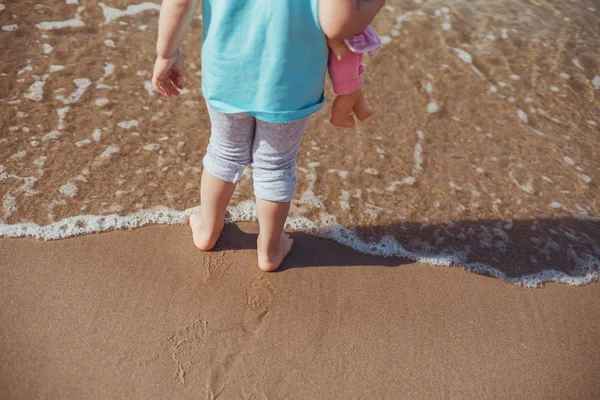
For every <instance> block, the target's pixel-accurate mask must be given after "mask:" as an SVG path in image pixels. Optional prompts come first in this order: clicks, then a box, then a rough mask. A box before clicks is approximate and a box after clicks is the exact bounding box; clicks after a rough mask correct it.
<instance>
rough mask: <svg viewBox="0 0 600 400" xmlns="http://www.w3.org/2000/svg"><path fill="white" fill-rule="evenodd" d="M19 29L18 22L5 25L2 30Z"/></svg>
mask: <svg viewBox="0 0 600 400" xmlns="http://www.w3.org/2000/svg"><path fill="white" fill-rule="evenodd" d="M17 29H19V25H17V24H11V25H4V26H3V27H2V30H3V31H4V32H10V31H16V30H17Z"/></svg>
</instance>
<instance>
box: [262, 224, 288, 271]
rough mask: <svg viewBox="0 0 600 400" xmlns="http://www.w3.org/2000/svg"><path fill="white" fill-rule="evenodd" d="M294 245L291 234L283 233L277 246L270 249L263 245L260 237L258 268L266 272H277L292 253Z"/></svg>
mask: <svg viewBox="0 0 600 400" xmlns="http://www.w3.org/2000/svg"><path fill="white" fill-rule="evenodd" d="M293 244H294V239H292V237H291V236H290V235H289V234H287V233H285V232H282V233H281V236H280V237H279V242H278V243H277V245H276V246H272V247H271V248H269V247H268V246H267V245H265V244H263V243H261V238H260V235H259V237H258V267H259V268H260V269H262V270H263V271H266V272H271V271H275V270H276V269H277V268H279V266H280V265H281V263H282V262H283V259H284V258H285V257H286V256H287V255H288V254H289V253H290V251H291V250H292V245H293Z"/></svg>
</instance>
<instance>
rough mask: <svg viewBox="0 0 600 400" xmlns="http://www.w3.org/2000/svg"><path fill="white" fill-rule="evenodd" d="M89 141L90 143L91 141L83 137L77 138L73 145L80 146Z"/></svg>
mask: <svg viewBox="0 0 600 400" xmlns="http://www.w3.org/2000/svg"><path fill="white" fill-rule="evenodd" d="M90 143H92V141H91V140H90V139H83V140H79V141H77V142H75V146H77V147H81V146H85V145H86V144H90Z"/></svg>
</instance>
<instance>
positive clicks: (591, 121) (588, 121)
mask: <svg viewBox="0 0 600 400" xmlns="http://www.w3.org/2000/svg"><path fill="white" fill-rule="evenodd" d="M586 122H587V123H588V125H591V126H598V123H597V122H596V121H593V120H591V119H588V120H587V121H586Z"/></svg>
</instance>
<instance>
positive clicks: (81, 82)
mask: <svg viewBox="0 0 600 400" xmlns="http://www.w3.org/2000/svg"><path fill="white" fill-rule="evenodd" d="M73 82H75V85H76V86H77V89H76V90H75V91H74V92H73V93H71V94H70V95H69V97H67V98H65V97H64V96H63V95H59V96H56V98H57V99H58V100H62V102H63V103H64V104H71V103H76V102H78V101H79V100H80V99H81V96H83V94H84V93H85V91H86V90H87V88H88V87H90V85H91V84H92V81H90V80H89V79H88V78H78V79H74V80H73Z"/></svg>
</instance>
